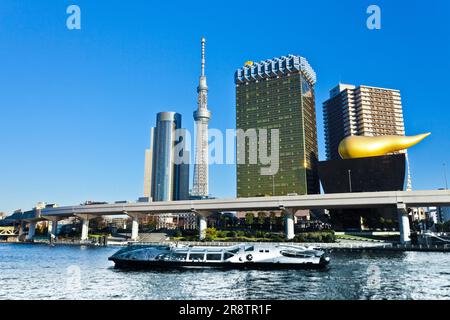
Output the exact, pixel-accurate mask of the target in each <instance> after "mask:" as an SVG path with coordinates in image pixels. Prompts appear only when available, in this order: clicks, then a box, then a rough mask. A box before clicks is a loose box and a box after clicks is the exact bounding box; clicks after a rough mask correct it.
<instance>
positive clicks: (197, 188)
mask: <svg viewBox="0 0 450 320" xmlns="http://www.w3.org/2000/svg"><path fill="white" fill-rule="evenodd" d="M205 43H206V40H205V38H202V60H201V75H200V81H199V85H198V87H197V93H198V99H197V110H196V111H195V112H194V120H195V128H196V140H195V160H194V161H195V162H194V182H193V186H192V195H193V196H196V197H207V196H208V195H209V189H208V122H209V119H210V118H211V112H210V111H209V110H208V85H207V84H206V75H205Z"/></svg>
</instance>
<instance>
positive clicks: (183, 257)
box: [173, 253, 187, 260]
mask: <svg viewBox="0 0 450 320" xmlns="http://www.w3.org/2000/svg"><path fill="white" fill-rule="evenodd" d="M173 257H174V258H175V259H176V260H186V258H187V253H175V254H174V255H173Z"/></svg>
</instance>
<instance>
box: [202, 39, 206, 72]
mask: <svg viewBox="0 0 450 320" xmlns="http://www.w3.org/2000/svg"><path fill="white" fill-rule="evenodd" d="M205 43H206V39H205V37H202V77H204V76H205Z"/></svg>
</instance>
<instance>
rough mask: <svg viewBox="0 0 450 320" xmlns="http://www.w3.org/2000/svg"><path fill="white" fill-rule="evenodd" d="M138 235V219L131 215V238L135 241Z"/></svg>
mask: <svg viewBox="0 0 450 320" xmlns="http://www.w3.org/2000/svg"><path fill="white" fill-rule="evenodd" d="M138 236H139V220H138V217H133V222H132V223H131V240H133V241H137V239H138Z"/></svg>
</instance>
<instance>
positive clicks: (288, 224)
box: [284, 210, 295, 240]
mask: <svg viewBox="0 0 450 320" xmlns="http://www.w3.org/2000/svg"><path fill="white" fill-rule="evenodd" d="M284 229H285V231H284V233H285V236H286V240H292V239H294V237H295V232H294V213H293V211H292V210H285V211H284Z"/></svg>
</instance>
